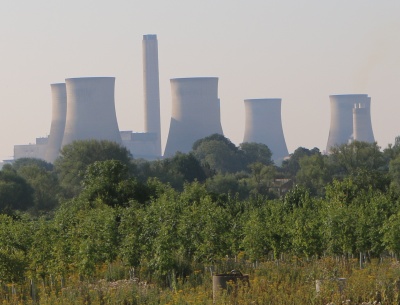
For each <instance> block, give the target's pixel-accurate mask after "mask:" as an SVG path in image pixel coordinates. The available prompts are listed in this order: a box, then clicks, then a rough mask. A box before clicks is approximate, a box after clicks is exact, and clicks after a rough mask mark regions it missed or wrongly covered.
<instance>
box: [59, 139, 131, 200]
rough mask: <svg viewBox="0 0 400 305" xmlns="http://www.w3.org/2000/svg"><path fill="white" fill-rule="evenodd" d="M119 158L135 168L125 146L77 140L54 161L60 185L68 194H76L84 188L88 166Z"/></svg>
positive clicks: (69, 195)
mask: <svg viewBox="0 0 400 305" xmlns="http://www.w3.org/2000/svg"><path fill="white" fill-rule="evenodd" d="M106 160H118V161H120V162H121V163H122V164H125V165H126V166H127V167H128V168H129V169H130V170H133V168H132V163H131V162H130V161H131V155H130V153H129V152H128V150H127V149H126V148H125V147H122V146H120V145H119V144H117V143H115V142H110V141H96V140H87V141H75V142H73V143H71V144H69V145H66V146H64V147H63V148H62V150H61V152H60V157H58V159H56V161H55V162H54V167H55V170H56V172H57V174H58V177H59V181H60V185H61V186H62V187H63V188H64V190H65V191H66V196H68V197H72V196H76V195H78V194H79V193H80V191H81V190H82V185H81V182H82V180H83V177H84V174H85V172H86V168H87V167H88V166H89V165H90V164H92V163H94V162H95V161H106Z"/></svg>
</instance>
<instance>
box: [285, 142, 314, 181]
mask: <svg viewBox="0 0 400 305" xmlns="http://www.w3.org/2000/svg"><path fill="white" fill-rule="evenodd" d="M320 154H321V153H320V151H319V149H318V148H316V147H314V148H313V149H311V150H310V149H307V148H304V147H299V148H297V149H296V150H295V151H294V152H293V153H292V154H290V156H289V158H288V159H287V160H283V162H282V171H283V173H284V174H285V175H286V176H288V177H293V178H294V177H295V176H296V174H297V172H298V171H299V169H300V163H299V161H300V159H301V158H303V157H304V156H312V155H320Z"/></svg>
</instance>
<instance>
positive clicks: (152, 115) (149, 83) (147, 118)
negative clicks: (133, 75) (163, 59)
mask: <svg viewBox="0 0 400 305" xmlns="http://www.w3.org/2000/svg"><path fill="white" fill-rule="evenodd" d="M142 46H143V85H144V122H145V129H144V130H145V132H146V133H152V134H155V135H156V138H155V140H154V141H155V146H156V148H155V149H156V151H155V152H156V156H158V157H159V156H161V120H160V86H159V75H158V42H157V36H156V35H143V43H142ZM153 136H154V135H153Z"/></svg>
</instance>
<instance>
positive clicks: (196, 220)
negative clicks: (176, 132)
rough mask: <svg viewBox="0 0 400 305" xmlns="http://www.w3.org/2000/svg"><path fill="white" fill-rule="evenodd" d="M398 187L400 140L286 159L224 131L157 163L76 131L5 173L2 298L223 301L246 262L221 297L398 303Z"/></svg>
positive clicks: (1, 183)
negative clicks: (218, 287)
mask: <svg viewBox="0 0 400 305" xmlns="http://www.w3.org/2000/svg"><path fill="white" fill-rule="evenodd" d="M399 186H400V138H399V139H396V143H395V145H393V146H389V147H388V148H386V149H384V150H383V151H381V149H380V148H379V147H378V146H377V145H376V143H372V144H369V143H363V142H353V143H351V144H348V145H342V146H339V147H336V148H334V149H333V150H332V152H331V154H329V155H323V154H321V153H320V152H319V150H318V149H312V150H308V149H305V148H298V149H297V150H296V151H295V152H294V153H293V154H292V155H291V157H290V159H288V160H285V161H283V162H282V164H280V165H275V164H274V163H273V162H272V160H271V153H270V151H269V149H268V147H266V146H265V145H262V144H256V143H244V144H241V145H240V146H239V147H236V146H235V145H234V144H232V143H231V142H230V141H229V140H228V139H226V138H224V137H222V136H220V135H214V136H211V137H208V138H205V139H202V140H199V141H198V142H196V143H195V144H194V146H193V151H192V152H190V153H189V154H180V153H178V154H177V155H175V156H174V157H172V158H169V159H163V160H156V161H151V162H150V161H143V160H133V159H131V158H130V156H129V153H128V152H127V151H126V149H125V148H123V147H120V146H118V145H117V144H115V143H111V142H106V141H102V142H97V141H82V142H75V143H73V144H71V145H67V146H65V147H64V148H63V150H62V151H61V156H60V157H59V158H58V159H57V160H56V162H55V164H54V165H53V164H48V163H46V162H44V161H41V160H35V159H20V160H17V161H16V162H14V163H13V164H9V165H6V166H4V167H3V169H2V170H1V171H0V301H1V302H3V304H212V302H213V288H212V275H213V274H215V273H218V272H229V271H231V270H234V269H235V270H240V271H242V272H243V273H247V274H249V276H250V286H246V285H242V284H239V286H238V287H232V289H233V290H234V292H233V293H230V294H222V296H220V297H219V298H218V299H217V300H215V302H216V304H322V305H325V304H363V302H364V303H365V304H369V303H370V304H373V303H374V302H376V303H379V302H381V304H399V303H400V299H399V295H398V294H399V289H400V265H399V264H398V263H397V257H398V254H399V253H400V188H399ZM232 285H233V284H232ZM317 286H318V288H317ZM1 302H0V303H1Z"/></svg>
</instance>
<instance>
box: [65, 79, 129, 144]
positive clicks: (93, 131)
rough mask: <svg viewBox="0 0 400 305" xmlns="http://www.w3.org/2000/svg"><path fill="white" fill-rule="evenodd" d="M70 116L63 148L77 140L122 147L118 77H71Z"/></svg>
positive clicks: (69, 80)
mask: <svg viewBox="0 0 400 305" xmlns="http://www.w3.org/2000/svg"><path fill="white" fill-rule="evenodd" d="M65 83H66V88H67V117H66V121H65V130H64V137H63V141H62V145H61V146H62V147H63V146H65V145H67V144H70V143H72V142H73V141H77V140H93V139H94V140H109V141H114V142H117V143H119V144H122V140H121V136H120V134H119V129H118V123H117V116H116V113H115V102H114V84H115V78H114V77H82V78H67V79H66V80H65Z"/></svg>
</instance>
